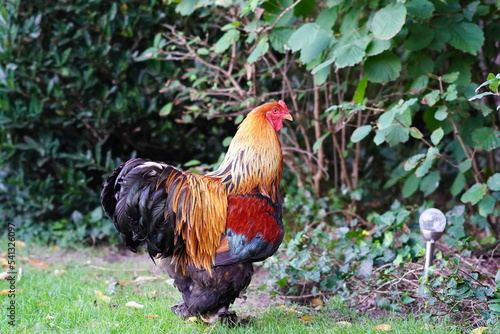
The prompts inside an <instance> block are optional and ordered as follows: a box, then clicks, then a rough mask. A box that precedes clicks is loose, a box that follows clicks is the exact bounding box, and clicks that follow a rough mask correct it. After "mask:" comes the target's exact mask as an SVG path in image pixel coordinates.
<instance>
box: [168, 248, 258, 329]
mask: <svg viewBox="0 0 500 334" xmlns="http://www.w3.org/2000/svg"><path fill="white" fill-rule="evenodd" d="M169 260H170V259H169V258H167V259H166V260H165V261H164V262H163V264H164V268H165V269H166V271H167V272H168V274H169V275H170V276H171V277H172V278H173V279H174V283H175V286H176V287H177V289H179V291H180V292H181V293H182V298H183V300H184V302H182V303H180V304H178V305H176V306H174V307H172V311H174V312H175V313H176V314H178V315H179V316H181V317H183V318H186V317H192V316H200V317H201V319H202V320H203V321H205V322H207V323H213V322H214V321H216V320H218V319H220V320H221V321H223V322H228V323H236V322H237V317H236V313H235V312H230V311H228V309H229V306H230V305H231V304H232V303H233V302H234V300H235V299H236V298H237V297H239V296H240V294H241V293H242V292H243V291H244V290H245V289H246V288H247V287H248V285H249V284H250V281H251V279H252V274H253V265H252V264H251V263H243V264H233V265H228V266H219V267H215V268H212V274H211V275H210V273H209V272H208V271H206V270H197V269H195V268H193V269H192V270H189V268H188V270H187V272H186V274H185V275H184V274H181V273H178V272H175V268H174V266H173V265H171V264H170V261H169Z"/></svg>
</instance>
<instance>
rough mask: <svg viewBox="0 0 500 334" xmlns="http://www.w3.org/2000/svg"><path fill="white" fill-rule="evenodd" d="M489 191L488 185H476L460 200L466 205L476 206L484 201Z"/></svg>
mask: <svg viewBox="0 0 500 334" xmlns="http://www.w3.org/2000/svg"><path fill="white" fill-rule="evenodd" d="M487 190H488V187H487V186H486V184H484V183H476V184H475V185H473V186H472V187H470V188H469V190H467V191H466V192H465V193H464V194H463V195H462V197H461V198H460V200H461V201H462V202H464V203H471V204H472V205H475V204H477V203H478V202H479V201H480V200H481V199H483V197H484V195H486V191H487Z"/></svg>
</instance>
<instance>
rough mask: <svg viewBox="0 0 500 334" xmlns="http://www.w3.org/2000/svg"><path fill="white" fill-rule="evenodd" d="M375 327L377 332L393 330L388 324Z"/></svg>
mask: <svg viewBox="0 0 500 334" xmlns="http://www.w3.org/2000/svg"><path fill="white" fill-rule="evenodd" d="M374 329H375V331H376V332H389V331H392V326H391V325H388V324H380V325H377V326H375V328H374Z"/></svg>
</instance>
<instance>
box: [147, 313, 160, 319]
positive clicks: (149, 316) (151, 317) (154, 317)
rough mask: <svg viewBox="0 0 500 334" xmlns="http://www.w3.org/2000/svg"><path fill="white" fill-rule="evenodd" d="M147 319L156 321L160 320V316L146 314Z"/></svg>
mask: <svg viewBox="0 0 500 334" xmlns="http://www.w3.org/2000/svg"><path fill="white" fill-rule="evenodd" d="M146 318H148V319H156V318H158V315H157V314H146Z"/></svg>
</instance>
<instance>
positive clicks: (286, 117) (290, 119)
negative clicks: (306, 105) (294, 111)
mask: <svg viewBox="0 0 500 334" xmlns="http://www.w3.org/2000/svg"><path fill="white" fill-rule="evenodd" d="M283 118H284V119H287V120H289V121H293V117H292V115H290V114H286V115H285V117H283Z"/></svg>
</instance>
